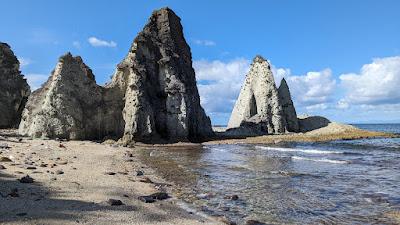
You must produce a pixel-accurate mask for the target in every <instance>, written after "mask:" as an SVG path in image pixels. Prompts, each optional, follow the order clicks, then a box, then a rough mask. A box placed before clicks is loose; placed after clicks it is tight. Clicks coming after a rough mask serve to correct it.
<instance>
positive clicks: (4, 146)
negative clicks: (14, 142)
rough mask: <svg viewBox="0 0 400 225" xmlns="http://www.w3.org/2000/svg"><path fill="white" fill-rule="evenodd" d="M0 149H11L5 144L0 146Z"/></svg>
mask: <svg viewBox="0 0 400 225" xmlns="http://www.w3.org/2000/svg"><path fill="white" fill-rule="evenodd" d="M0 148H3V149H10V148H11V147H10V146H8V145H7V144H0Z"/></svg>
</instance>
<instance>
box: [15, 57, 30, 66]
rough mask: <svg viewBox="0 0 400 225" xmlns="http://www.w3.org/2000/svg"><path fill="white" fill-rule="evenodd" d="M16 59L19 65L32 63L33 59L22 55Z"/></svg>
mask: <svg viewBox="0 0 400 225" xmlns="http://www.w3.org/2000/svg"><path fill="white" fill-rule="evenodd" d="M18 61H19V64H20V65H21V67H25V66H28V65H30V64H32V63H33V61H32V60H31V59H29V58H24V57H18Z"/></svg>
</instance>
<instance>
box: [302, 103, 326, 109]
mask: <svg viewBox="0 0 400 225" xmlns="http://www.w3.org/2000/svg"><path fill="white" fill-rule="evenodd" d="M327 108H328V104H326V103H320V104H315V105H310V106H306V109H307V111H319V110H325V109H327Z"/></svg>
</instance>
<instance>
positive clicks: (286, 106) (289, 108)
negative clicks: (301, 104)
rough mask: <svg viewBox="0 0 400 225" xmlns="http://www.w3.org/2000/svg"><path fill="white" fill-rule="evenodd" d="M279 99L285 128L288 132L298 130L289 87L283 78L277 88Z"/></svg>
mask: <svg viewBox="0 0 400 225" xmlns="http://www.w3.org/2000/svg"><path fill="white" fill-rule="evenodd" d="M278 95H279V101H280V103H281V105H282V109H283V115H284V117H285V121H286V125H287V130H288V131H290V132H299V121H298V120H297V114H296V109H295V108H294V105H293V101H292V97H291V95H290V91H289V87H288V85H287V83H286V80H285V78H283V79H282V81H281V84H280V85H279V88H278Z"/></svg>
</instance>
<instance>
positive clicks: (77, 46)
mask: <svg viewBox="0 0 400 225" xmlns="http://www.w3.org/2000/svg"><path fill="white" fill-rule="evenodd" d="M89 42H90V41H89ZM72 46H74V47H75V48H76V49H81V43H80V42H79V41H74V42H72Z"/></svg>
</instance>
